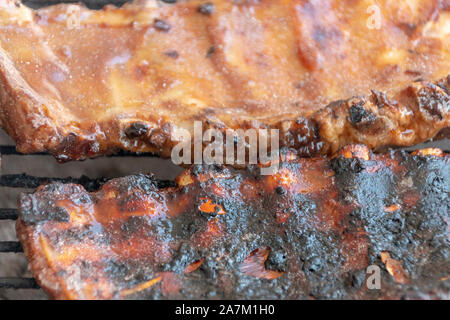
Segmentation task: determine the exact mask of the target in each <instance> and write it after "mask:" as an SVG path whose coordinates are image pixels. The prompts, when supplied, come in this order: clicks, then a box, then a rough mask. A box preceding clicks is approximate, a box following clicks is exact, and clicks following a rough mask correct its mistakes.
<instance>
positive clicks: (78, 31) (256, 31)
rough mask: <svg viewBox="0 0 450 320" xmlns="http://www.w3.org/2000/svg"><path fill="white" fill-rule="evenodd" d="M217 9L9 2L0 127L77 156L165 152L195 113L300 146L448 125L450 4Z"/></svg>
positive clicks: (4, 12)
mask: <svg viewBox="0 0 450 320" xmlns="http://www.w3.org/2000/svg"><path fill="white" fill-rule="evenodd" d="M209 2H210V3H211V4H210V5H208V6H205V1H203V0H202V1H200V0H193V1H178V2H177V4H170V5H169V4H162V3H161V2H156V1H151V0H148V1H137V2H135V3H134V4H131V5H126V6H124V7H123V8H121V9H117V8H115V7H108V8H105V9H104V10H101V11H93V10H88V9H86V8H82V7H79V6H78V5H58V6H54V7H49V8H44V9H40V10H37V11H32V10H30V9H28V8H26V7H24V6H23V5H20V4H18V2H17V1H10V0H5V1H1V3H0V98H1V99H0V102H1V108H0V121H1V125H2V127H3V128H5V129H6V131H7V132H8V133H9V134H10V135H11V136H12V137H13V138H14V139H15V140H16V142H17V147H18V149H19V150H20V151H21V152H25V153H26V152H36V151H50V152H51V153H53V154H54V155H55V156H57V157H58V158H59V159H60V160H70V159H82V158H85V157H92V156H96V155H101V154H105V153H110V152H114V151H115V150H118V149H125V150H131V151H148V152H155V153H158V154H159V155H161V156H169V155H170V151H171V148H172V147H173V145H174V143H176V142H177V141H176V138H175V136H174V133H175V132H178V131H177V130H178V129H180V128H185V129H188V130H192V127H193V122H194V120H201V121H203V123H204V127H217V128H221V129H225V128H251V127H255V128H257V127H272V128H280V129H281V133H282V134H281V144H282V145H284V146H288V147H294V148H296V149H297V150H298V152H299V154H301V155H314V154H330V153H333V152H335V151H336V150H338V148H340V147H341V146H343V145H345V144H348V143H364V144H366V145H368V146H369V147H371V148H376V147H378V146H382V145H402V146H405V145H412V144H415V143H418V142H421V141H424V140H427V139H429V138H432V137H433V136H434V135H435V134H436V133H437V132H438V131H439V130H440V129H442V128H445V127H448V126H449V119H450V116H449V78H447V76H448V75H449V74H450V36H449V28H448V26H449V22H450V12H449V8H450V2H449V0H415V1H371V0H366V1H358V0H351V1H350V0H346V1H328V0H318V1H307V0H303V1H298V0H295V1H294V0H291V1H289V0H287V1H272V0H264V1H251V0H248V1H225V0H215V1H209ZM376 4H378V7H374V5H376ZM377 8H378V9H379V10H380V11H379V16H378V15H377V11H376V10H377ZM371 10H372V11H371ZM377 17H379V18H380V20H379V22H380V24H379V25H378V26H377V23H376V18H377ZM78 18H79V19H78ZM78 22H79V24H78ZM377 27H379V28H377ZM432 83H434V84H432ZM371 90H373V91H371ZM354 96H360V97H364V98H353V99H352V97H354ZM341 99H344V100H345V101H342V100H341ZM348 99H350V100H348Z"/></svg>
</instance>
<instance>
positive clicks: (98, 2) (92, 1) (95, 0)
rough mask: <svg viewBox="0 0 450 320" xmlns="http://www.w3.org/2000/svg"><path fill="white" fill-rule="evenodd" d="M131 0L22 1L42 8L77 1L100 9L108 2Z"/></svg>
mask: <svg viewBox="0 0 450 320" xmlns="http://www.w3.org/2000/svg"><path fill="white" fill-rule="evenodd" d="M129 1H130V0H64V1H61V0H22V3H23V4H25V5H27V6H29V7H31V8H40V7H43V6H50V5H54V4H58V3H77V2H83V3H84V4H85V5H86V6H88V7H89V8H92V9H100V8H102V7H103V6H104V5H106V4H114V5H116V6H121V5H123V4H124V3H126V2H129Z"/></svg>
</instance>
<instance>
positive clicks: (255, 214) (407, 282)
mask: <svg viewBox="0 0 450 320" xmlns="http://www.w3.org/2000/svg"><path fill="white" fill-rule="evenodd" d="M449 160H450V159H449V156H448V155H447V154H444V153H442V152H441V151H440V150H421V151H418V152H415V153H413V154H412V155H411V154H407V153H404V152H400V151H397V152H392V153H389V154H384V155H375V154H372V153H371V152H370V151H369V149H368V148H366V147H363V146H360V145H353V146H348V147H346V148H344V149H343V150H342V151H340V153H339V154H338V156H336V157H335V158H324V157H316V158H311V159H305V158H300V159H295V157H293V156H292V155H290V156H287V157H286V159H284V161H283V162H282V163H281V164H280V170H279V171H278V172H277V173H276V174H274V175H271V176H261V175H259V169H258V168H257V167H250V168H248V169H247V170H246V171H237V170H235V169H232V168H222V167H217V166H215V167H212V166H211V167H206V166H204V167H202V166H194V167H192V168H191V169H189V170H187V171H185V172H184V173H183V174H181V175H180V176H179V177H178V178H177V184H176V185H173V186H168V187H164V188H160V187H158V184H157V181H155V180H154V179H152V178H151V177H150V176H146V175H135V176H129V177H125V178H119V179H113V180H111V181H109V182H107V183H106V184H105V185H103V186H102V187H101V189H100V190H98V191H97V192H93V193H88V192H86V191H85V190H84V189H83V187H81V186H79V185H75V184H60V183H54V184H49V185H46V186H41V187H40V188H38V190H37V191H35V192H34V193H33V194H23V195H22V196H21V198H20V200H19V220H18V223H17V234H18V237H19V239H20V241H21V243H22V245H23V247H24V250H25V254H26V256H27V258H28V260H29V261H30V266H31V271H32V273H33V274H34V276H35V277H36V279H37V281H38V282H39V284H40V285H41V286H42V288H44V290H45V291H46V292H47V293H48V294H49V295H50V297H53V298H58V299H127V298H138V299H141V298H142V299H168V298H170V299H218V298H219V299H223V298H225V299H262V298H264V299H310V298H333V299H338V298H349V299H400V298H406V299H407V298H421V299H422V298H423V299H430V298H433V299H434V298H440V299H449V298H450V280H449V272H450V261H449V254H450V252H449V246H448V241H449V212H450V211H449V208H450V201H449V197H448V194H449V191H450V190H449V186H450V183H449V182H450V170H449V167H450V166H449ZM370 265H375V266H378V267H379V268H380V270H381V271H380V276H381V279H380V285H381V287H380V289H379V290H374V289H373V287H372V289H369V288H368V285H367V281H369V282H370V279H369V276H370V274H366V270H367V267H368V266H370ZM375 268H376V267H375ZM371 272H373V269H372V271H371ZM366 278H367V279H366ZM370 283H372V282H370ZM372 284H374V285H376V283H372Z"/></svg>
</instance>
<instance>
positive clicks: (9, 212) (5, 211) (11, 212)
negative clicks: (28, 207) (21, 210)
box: [0, 208, 17, 220]
mask: <svg viewBox="0 0 450 320" xmlns="http://www.w3.org/2000/svg"><path fill="white" fill-rule="evenodd" d="M0 220H17V209H9V208H0Z"/></svg>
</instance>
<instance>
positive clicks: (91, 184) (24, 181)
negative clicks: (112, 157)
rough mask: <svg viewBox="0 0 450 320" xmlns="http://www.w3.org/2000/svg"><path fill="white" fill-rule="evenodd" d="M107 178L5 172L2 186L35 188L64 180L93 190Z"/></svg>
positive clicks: (0, 181) (1, 182) (0, 180)
mask: <svg viewBox="0 0 450 320" xmlns="http://www.w3.org/2000/svg"><path fill="white" fill-rule="evenodd" d="M106 180H107V179H105V178H100V179H90V178H88V177H86V176H81V177H80V178H78V179H77V178H72V177H68V178H48V177H34V176H30V175H27V174H25V173H22V174H5V175H2V176H0V186H2V187H11V188H30V189H34V188H37V187H39V186H40V185H42V184H48V183H51V182H62V183H76V184H80V185H82V186H83V187H84V188H85V189H86V190H88V191H93V190H97V189H98V188H99V187H100V186H101V185H102V184H103V183H104V182H106Z"/></svg>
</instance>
